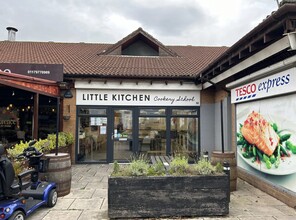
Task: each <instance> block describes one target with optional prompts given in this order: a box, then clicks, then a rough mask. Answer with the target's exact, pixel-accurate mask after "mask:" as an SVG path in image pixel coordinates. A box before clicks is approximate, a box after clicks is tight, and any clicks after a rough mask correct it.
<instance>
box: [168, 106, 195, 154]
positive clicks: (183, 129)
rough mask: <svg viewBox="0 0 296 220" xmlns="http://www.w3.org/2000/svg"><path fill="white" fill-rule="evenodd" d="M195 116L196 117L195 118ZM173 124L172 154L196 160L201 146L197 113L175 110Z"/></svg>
mask: <svg viewBox="0 0 296 220" xmlns="http://www.w3.org/2000/svg"><path fill="white" fill-rule="evenodd" d="M194 116H195V117H194ZM170 123H171V135H170V136H171V137H170V138H171V152H172V153H173V154H181V155H186V156H189V158H191V159H193V160H194V159H196V158H197V156H198V146H199V135H198V134H199V121H198V117H197V111H196V110H194V109H192V110H189V109H186V110H185V109H173V111H172V117H171V120H170Z"/></svg>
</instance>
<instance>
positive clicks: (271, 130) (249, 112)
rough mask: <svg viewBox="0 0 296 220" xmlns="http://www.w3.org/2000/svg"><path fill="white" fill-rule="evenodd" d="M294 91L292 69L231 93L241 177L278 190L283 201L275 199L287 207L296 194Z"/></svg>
mask: <svg viewBox="0 0 296 220" xmlns="http://www.w3.org/2000/svg"><path fill="white" fill-rule="evenodd" d="M295 92H296V68H295V67H292V68H289V69H286V70H282V71H278V72H277V73H275V74H273V75H269V76H267V77H264V78H261V79H258V80H255V81H252V82H250V81H249V82H248V83H247V84H244V85H240V86H237V87H235V88H233V89H232V91H231V99H232V103H234V104H235V109H236V111H235V115H236V132H237V140H236V141H237V155H238V157H237V162H238V167H239V168H240V170H241V175H243V173H246V174H250V176H253V178H251V179H253V180H254V179H256V178H258V180H259V181H261V182H262V181H263V182H266V183H268V184H269V185H271V186H272V188H276V189H279V192H282V193H285V194H286V195H285V196H286V198H284V197H283V196H280V197H279V199H281V200H285V202H286V203H287V204H295V200H294V199H293V196H292V195H294V196H295V195H296V185H295V181H296V147H295V146H296V118H295V117H296V93H295ZM275 192H276V191H274V193H275ZM290 198H291V199H290ZM294 198H295V197H294ZM293 201H294V202H293Z"/></svg>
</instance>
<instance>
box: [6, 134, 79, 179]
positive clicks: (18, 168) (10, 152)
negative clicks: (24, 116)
mask: <svg viewBox="0 0 296 220" xmlns="http://www.w3.org/2000/svg"><path fill="white" fill-rule="evenodd" d="M55 143H56V135H55V134H49V135H48V136H47V138H46V139H39V140H38V141H37V142H36V143H35V145H34V147H35V148H36V149H37V150H38V151H40V152H43V153H49V152H50V151H52V150H54V149H55V147H56V144H55ZM58 143H59V149H60V148H63V147H65V146H68V145H71V144H73V143H74V137H73V135H72V134H71V133H67V132H59V139H58ZM28 146H29V142H24V141H20V143H18V144H16V145H14V146H13V147H12V148H9V149H7V156H8V157H9V158H10V159H11V161H12V163H13V166H14V169H15V173H16V175H17V174H18V173H20V172H22V171H24V170H26V169H28V165H27V163H26V161H24V159H17V156H18V155H20V154H21V153H23V151H24V149H26V148H27V147H28Z"/></svg>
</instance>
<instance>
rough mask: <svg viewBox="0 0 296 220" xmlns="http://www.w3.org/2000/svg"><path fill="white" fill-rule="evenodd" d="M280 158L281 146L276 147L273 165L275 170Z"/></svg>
mask: <svg viewBox="0 0 296 220" xmlns="http://www.w3.org/2000/svg"><path fill="white" fill-rule="evenodd" d="M280 158H281V146H280V145H279V146H278V147H277V156H276V161H275V163H274V166H275V168H278V167H279V165H280V162H281V160H280Z"/></svg>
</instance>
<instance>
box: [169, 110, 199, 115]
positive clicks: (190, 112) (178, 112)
mask: <svg viewBox="0 0 296 220" xmlns="http://www.w3.org/2000/svg"><path fill="white" fill-rule="evenodd" d="M172 114H173V115H197V110H196V109H173V111H172Z"/></svg>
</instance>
